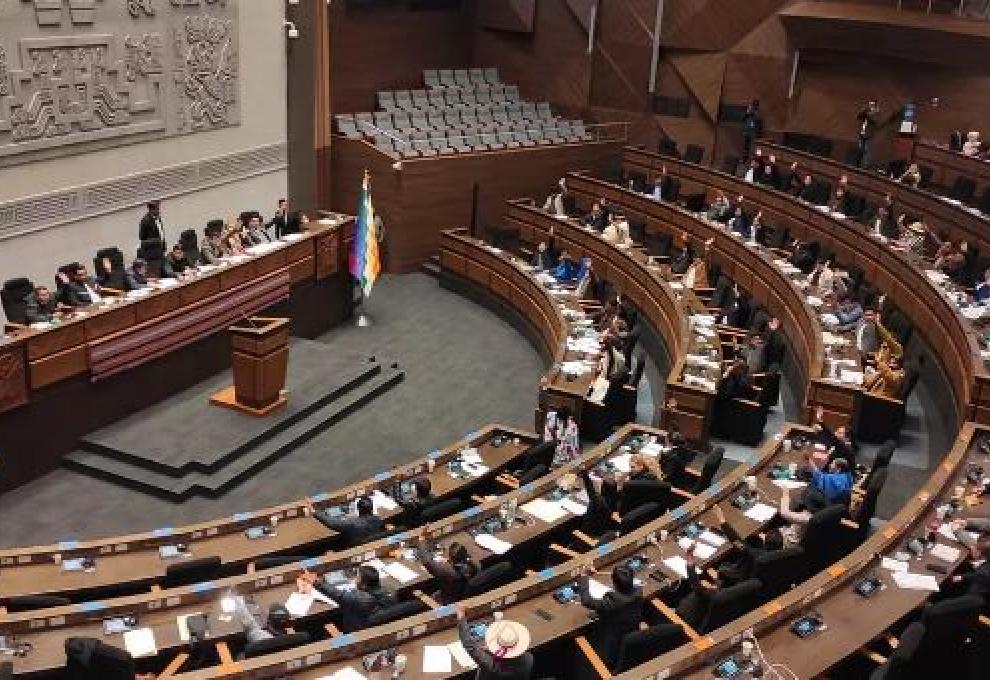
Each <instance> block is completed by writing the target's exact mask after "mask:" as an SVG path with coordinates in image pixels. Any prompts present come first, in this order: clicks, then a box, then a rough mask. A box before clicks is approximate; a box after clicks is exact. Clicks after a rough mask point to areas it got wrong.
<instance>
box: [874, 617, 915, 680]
mask: <svg viewBox="0 0 990 680" xmlns="http://www.w3.org/2000/svg"><path fill="white" fill-rule="evenodd" d="M924 638H925V626H924V624H922V623H919V622H917V621H915V622H914V623H912V624H910V625H908V627H907V628H905V629H904V631H903V632H902V633H901V636H900V637H899V638H898V640H897V648H896V649H895V650H894V651H893V652H891V654H890V656H888V657H887V662H886V663H885V664H883V665H882V666H877V668H876V670H874V671H873V672H872V673H871V674H870V680H908V679H909V678H914V677H916V674H915V657H916V656H917V654H918V650H919V649H920V647H921V643H922V641H923V640H924Z"/></svg>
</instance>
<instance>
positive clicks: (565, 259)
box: [550, 250, 578, 283]
mask: <svg viewBox="0 0 990 680" xmlns="http://www.w3.org/2000/svg"><path fill="white" fill-rule="evenodd" d="M577 273H578V265H577V262H575V261H574V258H573V257H571V254H570V253H569V252H567V251H566V250H565V251H563V252H562V253H561V254H560V260H559V261H558V262H557V266H556V267H554V268H553V271H551V272H550V275H551V276H553V278H555V279H557V281H558V282H559V283H574V280H575V279H576V278H577Z"/></svg>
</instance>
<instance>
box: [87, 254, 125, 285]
mask: <svg viewBox="0 0 990 680" xmlns="http://www.w3.org/2000/svg"><path fill="white" fill-rule="evenodd" d="M106 263H109V264H110V267H109V268H108V267H107V266H106ZM93 271H94V272H95V273H96V280H97V281H99V282H100V285H101V286H104V287H106V288H113V289H114V290H124V288H125V285H124V279H125V270H124V253H122V252H121V251H120V248H116V247H113V248H101V249H100V250H97V251H96V256H95V257H93Z"/></svg>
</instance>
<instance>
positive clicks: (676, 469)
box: [660, 432, 694, 484]
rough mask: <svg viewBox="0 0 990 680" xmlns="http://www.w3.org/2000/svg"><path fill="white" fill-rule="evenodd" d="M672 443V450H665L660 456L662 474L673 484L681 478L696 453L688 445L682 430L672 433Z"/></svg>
mask: <svg viewBox="0 0 990 680" xmlns="http://www.w3.org/2000/svg"><path fill="white" fill-rule="evenodd" d="M670 445H671V448H670V450H669V451H664V452H663V454H662V456H661V458H660V474H661V475H662V477H663V479H665V480H666V481H668V482H670V483H671V484H673V483H675V482H678V481H680V480H681V478H682V477H683V475H684V469H685V468H686V467H687V466H688V463H690V462H691V461H692V460H693V459H694V453H693V452H692V451H691V449H689V448H688V447H687V444H686V443H685V441H684V435H682V434H681V433H680V432H675V433H674V434H673V435H671V438H670Z"/></svg>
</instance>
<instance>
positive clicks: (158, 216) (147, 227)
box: [138, 200, 165, 243]
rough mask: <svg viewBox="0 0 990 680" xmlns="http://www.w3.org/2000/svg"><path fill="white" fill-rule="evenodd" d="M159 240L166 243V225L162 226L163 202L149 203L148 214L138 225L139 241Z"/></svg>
mask: <svg viewBox="0 0 990 680" xmlns="http://www.w3.org/2000/svg"><path fill="white" fill-rule="evenodd" d="M152 239H157V240H159V241H161V242H162V243H165V225H164V224H162V202H161V201H157V200H156V201H151V202H150V203H148V212H147V213H145V215H144V217H142V218H141V223H140V224H139V225H138V240H140V241H142V242H143V241H150V240H152Z"/></svg>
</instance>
